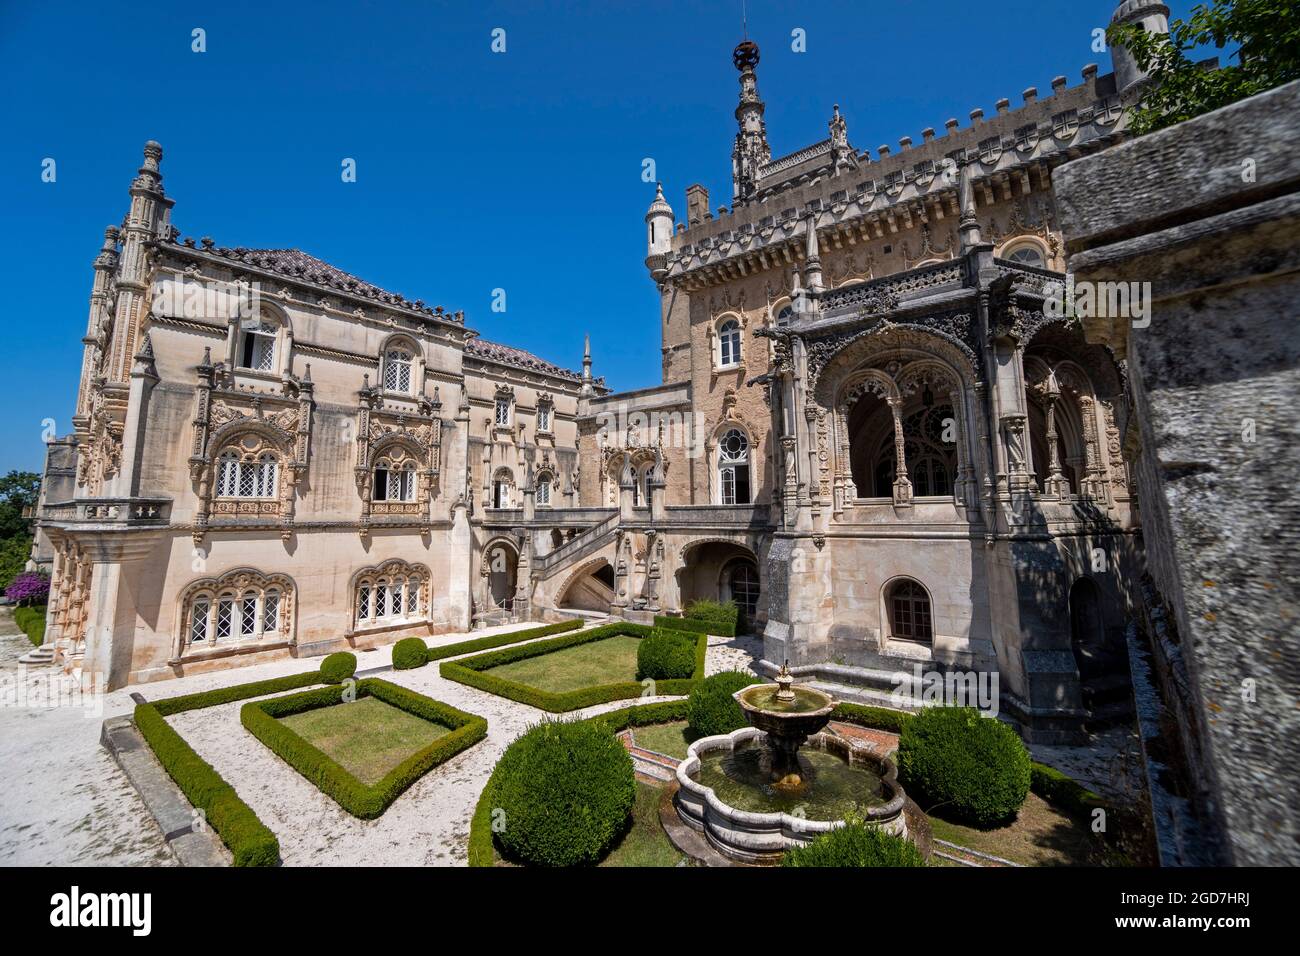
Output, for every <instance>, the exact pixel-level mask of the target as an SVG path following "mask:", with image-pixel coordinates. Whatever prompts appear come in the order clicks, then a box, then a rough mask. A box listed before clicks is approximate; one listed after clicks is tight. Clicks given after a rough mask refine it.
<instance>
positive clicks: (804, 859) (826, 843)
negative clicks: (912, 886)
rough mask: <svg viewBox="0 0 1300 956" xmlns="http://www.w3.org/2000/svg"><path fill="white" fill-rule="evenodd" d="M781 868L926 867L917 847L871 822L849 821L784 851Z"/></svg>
mask: <svg viewBox="0 0 1300 956" xmlns="http://www.w3.org/2000/svg"><path fill="white" fill-rule="evenodd" d="M781 865H782V866H833V867H844V866H925V858H924V857H922V856H921V851H920V850H918V849H917V848H916V844H915V843H913V842H912V841H911V840H908V839H907V838H905V837H898V836H894V835H893V834H892V833H886V832H885V831H884V830H882V829H880V827H878V826H875V825H873V824H870V823H861V822H854V821H850V822H849V823H846V824H845V825H844V826H842V827H837V828H836V829H834V830H832V831H830V832H829V833H823V834H822V835H821V836H819V837H817V838H816V839H815V840H813V841H812V842H811V843H809V844H807V845H806V846H800V847H795V848H793V849H790V850H787V851H786V852H785V855H784V856H782V857H781Z"/></svg>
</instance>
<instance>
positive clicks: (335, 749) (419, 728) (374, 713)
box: [279, 697, 451, 786]
mask: <svg viewBox="0 0 1300 956" xmlns="http://www.w3.org/2000/svg"><path fill="white" fill-rule="evenodd" d="M279 720H280V723H282V724H284V725H285V726H287V727H288V728H289V729H290V730H292V731H293V732H294V733H296V734H298V735H299V736H300V737H302V738H303V739H304V740H306V741H307V742H308V743H310V744H312V745H313V746H315V747H317V748H319V749H320V750H322V751H323V752H324V753H325V754H326V755H327V756H329V757H330V758H331V759H333V760H334V761H336V762H337V763H338V764H340V765H341V766H342V767H343V769H345V770H347V771H348V772H349V773H350V774H352V775H353V776H354V777H356V778H357V779H358V780H360V781H361V782H362V783H364V784H366V785H367V786H373V785H374V784H376V783H378V782H379V781H380V780H382V779H383V778H384V777H385V776H386V775H387V774H388V773H389V772H390V771H391V770H392V769H393V768H394V767H396V766H397V765H398V764H399V763H401V762H402V761H403V760H405V759H407V758H408V757H410V756H411V755H412V754H414V753H416V752H417V751H419V750H423V749H424V748H425V747H427V746H429V744H431V743H433V742H434V741H435V740H437V739H438V738H439V737H443V736H445V735H446V734H449V733H451V729H450V728H448V727H444V726H442V725H441V724H435V723H433V722H432V721H428V720H425V719H424V718H422V717H417V716H415V715H414V714H408V713H407V712H406V711H404V710H399V709H398V708H396V707H394V706H393V705H392V704H387V703H385V702H384V701H382V700H379V699H378V698H376V697H362V698H360V699H358V700H355V701H353V702H351V703H343V704H334V705H333V706H330V707H318V708H316V709H314V710H305V711H303V712H302V713H298V714H291V715H289V716H287V717H281V718H279Z"/></svg>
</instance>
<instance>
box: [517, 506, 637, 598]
mask: <svg viewBox="0 0 1300 956" xmlns="http://www.w3.org/2000/svg"><path fill="white" fill-rule="evenodd" d="M618 522H619V515H618V512H617V511H615V512H613V513H612V514H611V515H610V516H609V517H608V518H605V519H604V520H603V521H600V522H598V523H597V524H594V525H592V526H591V527H590V528H588V529H587V530H586V531H583V532H582V533H581V534H579V535H576V536H574V537H573V538H572V539H570V540H568V541H566V542H564V544H562V545H560V546H559V547H558V548H556V549H555V550H554V551H550V552H548V553H547V554H545V555H543V556H542V557H540V558H537V559H536V560H534V561H533V566H532V570H533V580H534V581H544V580H546V579H547V578H549V577H551V576H552V575H554V574H556V573H558V572H561V571H563V570H566V569H568V568H570V567H572V566H573V565H575V564H577V563H578V562H580V561H582V560H583V559H584V558H587V557H589V556H590V555H592V554H595V553H596V552H597V551H599V550H600V549H601V548H603V547H604V546H605V545H606V544H608V543H609V541H610V539H612V538H613V537H614V532H615V531H616V530H617V529H618Z"/></svg>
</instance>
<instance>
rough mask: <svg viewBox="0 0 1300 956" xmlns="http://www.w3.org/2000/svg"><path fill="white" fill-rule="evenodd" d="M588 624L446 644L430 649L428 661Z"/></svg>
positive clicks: (576, 621) (567, 624)
mask: <svg viewBox="0 0 1300 956" xmlns="http://www.w3.org/2000/svg"><path fill="white" fill-rule="evenodd" d="M585 623H586V622H585V621H583V620H580V619H574V620H572V621H557V622H556V623H555V624H544V625H542V626H541V627H530V628H525V629H524V630H522V631H511V632H510V633H509V634H493V635H492V636H491V637H479V638H475V639H474V640H472V641H460V642H459V643H456V644H444V645H443V646H442V647H431V648H429V653H428V660H429V661H440V660H442V659H443V658H444V657H456V656H457V655H459V654H473V653H475V652H476V651H487V650H491V649H492V648H494V647H501V646H503V645H505V644H518V643H519V642H520V641H531V640H533V639H534V638H538V637H550V636H551V635H552V634H563V633H565V632H567V631H576V630H578V629H579V628H580V627H582V626H583V624H585Z"/></svg>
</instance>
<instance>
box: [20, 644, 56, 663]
mask: <svg viewBox="0 0 1300 956" xmlns="http://www.w3.org/2000/svg"><path fill="white" fill-rule="evenodd" d="M18 663H19V664H27V665H29V666H37V667H39V666H40V665H42V664H53V663H54V646H53V645H52V644H42V645H41V646H40V647H34V648H32V649H31V650H30V651H28V652H27V653H26V654H24V655H23V656H22V657H20V658H18Z"/></svg>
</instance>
